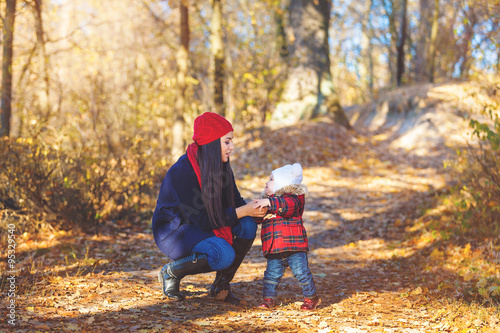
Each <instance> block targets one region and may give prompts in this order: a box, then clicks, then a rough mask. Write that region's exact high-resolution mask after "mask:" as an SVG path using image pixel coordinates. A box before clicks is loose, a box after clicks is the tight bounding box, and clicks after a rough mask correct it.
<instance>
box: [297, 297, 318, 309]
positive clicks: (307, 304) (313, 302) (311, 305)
mask: <svg viewBox="0 0 500 333" xmlns="http://www.w3.org/2000/svg"><path fill="white" fill-rule="evenodd" d="M320 304H321V298H319V297H315V298H313V299H309V298H305V299H304V303H302V306H301V307H300V309H301V310H303V311H312V310H315V309H316V307H317V306H318V305H320Z"/></svg>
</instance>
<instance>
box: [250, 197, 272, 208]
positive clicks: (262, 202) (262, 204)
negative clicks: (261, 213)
mask: <svg viewBox="0 0 500 333" xmlns="http://www.w3.org/2000/svg"><path fill="white" fill-rule="evenodd" d="M270 206H271V202H270V201H269V199H254V200H253V208H255V209H257V208H259V210H262V208H265V209H266V210H267V209H268V208H269V207H270Z"/></svg>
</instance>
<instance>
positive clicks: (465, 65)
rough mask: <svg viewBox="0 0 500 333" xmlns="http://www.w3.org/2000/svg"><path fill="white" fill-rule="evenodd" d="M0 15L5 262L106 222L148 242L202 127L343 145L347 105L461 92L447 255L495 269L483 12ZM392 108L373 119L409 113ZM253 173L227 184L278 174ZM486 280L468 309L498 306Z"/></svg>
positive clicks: (307, 9)
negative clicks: (163, 192)
mask: <svg viewBox="0 0 500 333" xmlns="http://www.w3.org/2000/svg"><path fill="white" fill-rule="evenodd" d="M0 13H1V15H2V30H3V36H2V41H1V46H2V49H3V57H2V91H1V131H0V134H1V136H2V139H1V140H2V141H1V142H0V211H1V212H2V215H1V225H2V229H3V230H7V229H8V228H7V227H8V226H9V225H13V224H15V226H16V230H17V231H16V232H17V235H16V237H17V238H16V242H17V243H16V244H25V245H26V244H32V245H33V244H38V243H36V241H37V240H38V241H39V240H43V239H46V238H47V237H50V236H49V235H52V238H53V237H58V236H57V235H59V233H60V232H67V231H69V230H74V232H77V230H78V232H80V231H81V232H84V233H87V234H99V233H100V232H104V231H105V230H107V229H106V228H108V227H109V222H112V223H113V224H115V225H120V224H124V225H128V224H134V223H135V224H137V223H139V224H143V227H145V228H147V227H148V223H150V221H149V220H150V217H151V214H152V208H153V207H154V202H155V200H156V195H157V191H158V185H159V184H160V183H161V180H162V178H163V176H164V175H165V172H166V170H168V167H169V166H170V165H171V164H172V163H173V162H175V160H176V158H177V157H178V156H179V155H180V154H181V153H182V152H183V151H184V149H185V146H186V145H187V144H189V143H190V138H191V136H192V128H191V124H192V123H193V120H194V119H195V118H196V116H198V115H200V114H201V113H203V112H205V111H213V112H217V113H220V114H222V115H224V116H225V117H227V118H228V119H229V120H231V122H232V123H233V124H235V129H236V133H241V134H242V137H243V138H245V137H246V138H247V139H248V137H250V138H252V139H259V138H263V137H266V133H270V132H269V131H276V130H278V129H279V128H280V127H283V126H299V127H300V126H305V125H304V124H309V122H311V121H313V122H314V121H319V122H326V123H329V124H332V126H334V125H335V126H339V128H343V129H345V130H346V131H351V133H354V132H355V131H356V126H354V125H355V123H356V118H355V117H353V114H354V111H355V110H358V109H357V108H358V106H359V105H368V107H369V108H371V107H372V106H373V105H375V106H374V107H373V109H374V110H375V112H384V111H381V110H380V109H379V108H378V107H377V106H376V105H377V104H376V103H377V101H380V100H383V99H384V98H386V97H387V96H389V95H390V94H391V93H396V94H400V93H401V92H402V91H403V92H404V93H402V95H404V94H405V93H406V94H409V95H411V94H412V92H414V91H417V90H419V89H421V87H431V86H432V87H435V86H439V85H444V84H449V83H450V82H461V83H470V84H471V85H478V86H479V87H480V92H481V94H486V95H487V96H489V97H491V99H489V100H488V103H486V104H484V105H483V104H481V101H476V102H475V105H474V106H471V110H472V109H477V108H479V109H480V111H477V112H476V113H475V114H474V113H473V112H472V111H471V113H470V114H467V115H463V118H466V119H468V124H469V128H468V129H469V130H470V133H473V135H472V136H471V135H469V138H470V139H471V142H470V143H469V144H468V145H465V144H464V145H463V146H461V147H459V149H457V152H458V153H459V154H458V155H457V156H454V158H453V159H452V160H453V161H452V162H450V163H449V166H452V167H450V171H449V173H450V174H452V173H453V175H454V176H456V177H457V178H456V179H455V182H454V183H452V184H450V185H449V187H448V190H447V191H448V192H446V197H447V198H448V199H449V200H450V202H452V203H453V204H451V206H453V209H452V210H453V214H454V215H453V216H454V220H456V221H457V222H456V223H457V225H453V226H449V227H450V228H452V229H453V231H451V233H452V234H453V235H455V234H456V233H458V234H460V236H458V234H457V237H459V238H460V239H461V240H462V241H461V242H462V243H463V244H462V245H464V246H465V244H469V247H470V244H471V242H472V244H475V243H474V242H473V241H472V240H473V239H476V238H477V237H479V238H478V239H476V242H477V244H478V245H477V246H479V245H480V244H482V243H484V242H486V241H485V239H487V240H488V242H490V243H489V244H491V249H492V250H491V251H492V252H491V253H490V254H491V255H493V256H494V257H495V256H496V255H497V254H498V251H497V250H495V249H497V248H495V246H498V245H499V243H500V241H499V238H498V235H499V227H500V221H499V218H498V216H499V215H500V175H499V171H498V170H499V163H500V162H499V161H498V147H499V143H500V140H499V135H500V123H499V120H498V104H495V103H496V102H491V101H497V100H498V90H499V89H500V81H499V78H498V71H499V69H500V45H499V41H500V29H499V24H500V2H499V1H498V0H474V1H471V0H434V1H431V0H418V1H417V0H363V1H350V0H335V1H330V0H304V1H295V0H266V1H246V0H242V1H230V0H226V1H222V0H212V1H187V0H184V1H183V0H179V1H156V0H126V1H125V0H107V1H97V0H96V1H94V0H86V1H81V0H52V1H49V0H45V1H43V0H17V1H16V0H2V1H1V2H0ZM401 89H403V90H401ZM391 96H392V95H391ZM396 100H397V101H396V102H394V103H393V104H391V105H390V107H389V108H390V110H389V113H393V114H398V115H403V116H404V115H405V114H406V113H408V112H407V111H408V110H409V109H411V108H412V107H413V106H412V104H411V103H412V102H411V101H410V102H408V101H407V100H406V99H403V98H399V99H398V97H397V96H396ZM407 102H408V103H407ZM372 103H375V104H372ZM405 103H407V104H405ZM416 103H417V104H418V101H417V102H416ZM353 127H354V128H353ZM352 131H354V132H352ZM464 132H465V130H464ZM276 133H277V132H276ZM358 134H359V135H368V131H367V132H364V133H359V129H358ZM236 137H237V138H238V135H237V136H236ZM247 139H245V140H247ZM317 139H318V140H322V138H317ZM237 140H238V139H237ZM241 142H247V144H248V141H244V140H243V139H242V141H241ZM278 142H279V141H278ZM335 144H338V143H334V144H333V145H335ZM311 146H312V147H313V145H311ZM312 147H309V148H312ZM291 153H292V154H293V152H291ZM262 156H264V157H265V158H266V159H267V160H266V163H262V164H261V165H260V166H261V167H262V168H261V170H260V171H258V172H257V171H255V170H256V169H258V168H257V165H258V163H259V162H258V161H253V162H252V161H247V162H246V164H243V166H246V167H247V168H246V171H243V172H241V176H238V175H237V176H238V177H244V176H245V177H248V176H255V175H258V176H263V175H266V174H267V173H268V172H269V171H271V170H272V169H273V168H274V167H277V166H279V163H280V162H282V160H273V158H272V156H270V155H265V154H264V155H262ZM294 156H297V155H294ZM299 158H301V156H299ZM322 158H324V159H328V158H329V157H328V154H327V153H325V155H324V156H323V157H322ZM330 158H332V156H330ZM340 158H341V157H340ZM292 162H293V161H292ZM240 164H241V163H240ZM451 169H453V170H451ZM455 173H456V174H455ZM440 228H444V227H443V226H441V227H440ZM457 230H459V231H457ZM54 235H55V236H54ZM446 235H448V236H446V237H445V238H446V239H447V238H449V237H450V236H449V234H446ZM11 240H12V239H9V233H8V232H2V235H1V243H2V244H9V241H11ZM30 241H31V243H30ZM34 241H35V243H33V242H34ZM26 246H28V245H26ZM33 246H35V245H33ZM5 248H6V249H7V245H5ZM39 250H40V248H33V249H32V250H26V251H25V252H23V256H24V257H26V258H31V259H30V260H27V261H26V263H25V264H26V265H25V266H23V269H22V271H23V273H22V274H24V276H28V277H29V278H28V277H26V279H35V277H34V276H38V278H41V277H42V276H44V274H46V272H45V273H44V272H43V269H40V270H38V271H37V269H35V267H34V266H33V259H34V256H35V253H38V252H36V251H39ZM2 251H3V252H2V258H4V259H5V260H3V263H2V264H5V265H7V264H9V265H10V264H11V263H10V262H8V260H7V257H8V256H7V255H8V251H7V250H4V249H2ZM495 251H497V252H495ZM492 253H493V254H492ZM24 257H23V258H24ZM495 258H496V260H498V257H495ZM18 259H19V257H18ZM74 259H75V261H78V259H77V258H76V256H75V258H74ZM67 260H68V259H67V258H66V263H67V264H68V261H67ZM28 262H29V263H30V264H27V263H28ZM493 263H494V264H498V262H493ZM23 265H24V264H23ZM30 265H31V266H30ZM92 265H94V266H93V267H94V268H95V262H94V263H92V264H91V265H90V266H92ZM5 267H6V268H7V267H8V266H5ZM488 267H489V268H488V269H487V271H488V272H486V273H485V275H484V276H483V275H482V276H481V278H478V279H477V281H475V280H472V281H473V282H476V283H475V284H471V285H473V287H471V289H470V295H471V299H473V300H479V302H483V303H484V302H486V303H488V304H490V303H492V304H497V302H498V300H499V299H500V282H499V280H498V278H499V276H498V269H497V270H496V271H495V270H493V271H491V270H490V268H491V267H490V266H488ZM492 272H493V273H492ZM36 274H38V275H36ZM6 278H7V274H6V273H4V272H3V273H2V281H3V282H2V288H6V287H5V286H6V285H7V284H6V282H5V281H6ZM479 282H481V283H479ZM3 290H4V289H3Z"/></svg>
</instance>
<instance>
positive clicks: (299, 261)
mask: <svg viewBox="0 0 500 333" xmlns="http://www.w3.org/2000/svg"><path fill="white" fill-rule="evenodd" d="M287 266H289V267H290V269H291V270H292V273H293V276H294V277H295V278H296V279H297V281H298V282H299V285H300V286H301V287H302V294H303V295H304V297H305V298H313V297H314V296H315V295H316V287H315V285H314V280H313V276H312V274H311V270H310V269H309V265H308V263H307V253H306V252H297V253H294V254H292V255H291V256H288V257H286V258H278V259H274V258H273V259H267V268H266V271H265V273H264V281H263V283H264V290H263V294H264V298H270V299H276V298H277V297H278V293H277V292H276V290H277V289H278V285H279V283H280V281H281V278H282V277H283V274H284V273H285V269H286V268H287Z"/></svg>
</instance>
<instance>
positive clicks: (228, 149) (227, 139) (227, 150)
mask: <svg viewBox="0 0 500 333" xmlns="http://www.w3.org/2000/svg"><path fill="white" fill-rule="evenodd" d="M233 138H234V133H233V132H229V133H227V134H226V135H223V136H222V137H221V138H220V152H221V155H222V162H227V161H229V155H231V153H232V152H233V150H234V144H233Z"/></svg>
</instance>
